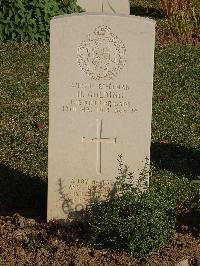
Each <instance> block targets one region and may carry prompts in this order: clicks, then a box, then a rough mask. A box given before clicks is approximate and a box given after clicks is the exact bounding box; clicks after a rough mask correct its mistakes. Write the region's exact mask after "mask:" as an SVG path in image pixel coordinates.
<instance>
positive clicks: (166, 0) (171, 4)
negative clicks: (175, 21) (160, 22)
mask: <svg viewBox="0 0 200 266" xmlns="http://www.w3.org/2000/svg"><path fill="white" fill-rule="evenodd" d="M160 3H161V8H162V10H163V12H164V14H165V15H166V16H167V17H170V16H172V15H173V14H177V13H179V12H182V11H185V10H191V7H192V0H173V1H172V0H160Z"/></svg>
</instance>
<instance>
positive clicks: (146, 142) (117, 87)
mask: <svg viewBox="0 0 200 266" xmlns="http://www.w3.org/2000/svg"><path fill="white" fill-rule="evenodd" d="M154 31H155V23H154V21H152V20H149V19H144V18H139V17H135V16H117V15H108V14H95V13H82V14H73V15H65V16H59V17H55V18H54V19H53V20H52V21H51V40H50V99H49V101H50V106H49V108H50V111H49V113H50V120H49V127H50V130H49V163H48V168H49V169H48V171H49V176H48V220H50V219H53V218H55V219H67V218H75V217H80V215H81V213H82V210H83V209H84V206H85V205H86V204H87V203H88V202H90V201H91V199H94V198H95V199H99V200H101V199H104V198H105V197H106V196H107V195H108V194H109V193H110V192H111V190H112V188H113V185H114V182H115V177H116V176H117V174H118V163H117V158H118V155H119V154H123V158H124V161H125V162H126V163H127V164H128V165H129V166H130V168H131V170H133V171H134V172H135V178H138V176H139V172H140V171H141V170H142V169H143V168H144V165H145V158H146V157H147V158H149V156H150V154H149V153H150V140H151V109H152V87H153V58H154V39H155V36H154V35H155V32H154Z"/></svg>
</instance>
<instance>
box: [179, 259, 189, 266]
mask: <svg viewBox="0 0 200 266" xmlns="http://www.w3.org/2000/svg"><path fill="white" fill-rule="evenodd" d="M176 266H190V263H189V260H188V259H187V260H182V261H181V262H179V263H178V264H176Z"/></svg>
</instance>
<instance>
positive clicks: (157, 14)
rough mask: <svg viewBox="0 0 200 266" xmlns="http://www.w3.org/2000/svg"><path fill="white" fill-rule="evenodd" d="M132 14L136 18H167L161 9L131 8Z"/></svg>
mask: <svg viewBox="0 0 200 266" xmlns="http://www.w3.org/2000/svg"><path fill="white" fill-rule="evenodd" d="M130 14H131V15H135V16H141V17H148V18H152V19H164V18H165V16H164V14H163V12H162V10H161V9H156V8H149V7H146V8H144V7H142V6H137V7H131V8H130Z"/></svg>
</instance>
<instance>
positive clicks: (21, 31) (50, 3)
mask: <svg viewBox="0 0 200 266" xmlns="http://www.w3.org/2000/svg"><path fill="white" fill-rule="evenodd" d="M80 11H81V9H80V7H78V6H77V5H76V3H75V0H68V1H67V2H64V1H62V0H6V1H5V0H0V42H5V41H15V42H23V41H25V42H46V41H48V40H49V24H50V18H51V17H53V16H56V15H61V14H64V13H73V12H80Z"/></svg>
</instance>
